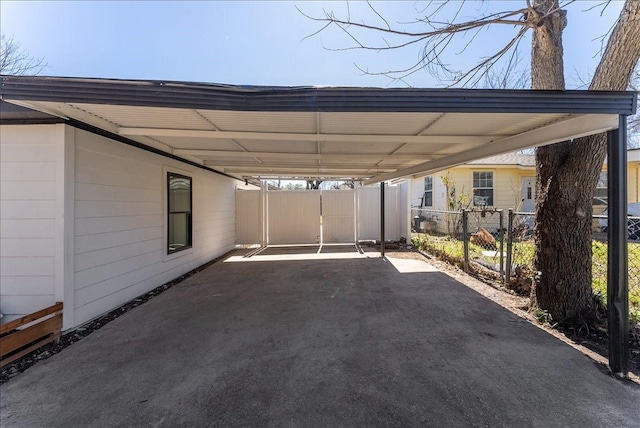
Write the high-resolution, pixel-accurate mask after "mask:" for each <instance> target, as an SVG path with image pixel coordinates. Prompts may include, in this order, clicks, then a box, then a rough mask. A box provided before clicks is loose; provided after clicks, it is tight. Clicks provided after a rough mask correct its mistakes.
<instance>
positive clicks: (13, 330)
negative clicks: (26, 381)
mask: <svg viewBox="0 0 640 428" xmlns="http://www.w3.org/2000/svg"><path fill="white" fill-rule="evenodd" d="M25 326H26V327H25ZM61 330H62V302H58V303H56V304H55V305H53V306H49V307H48V308H45V309H42V310H40V311H37V312H34V313H32V314H29V315H25V316H23V317H21V318H18V319H15V320H13V321H9V322H8V323H6V324H2V325H0V367H4V366H5V365H7V364H9V363H10V362H12V361H15V360H16V359H18V358H20V357H22V356H24V355H26V354H28V353H29V352H31V351H33V350H35V349H38V348H39V347H41V346H42V345H45V344H47V343H49V342H53V341H54V340H58V339H60V332H61Z"/></svg>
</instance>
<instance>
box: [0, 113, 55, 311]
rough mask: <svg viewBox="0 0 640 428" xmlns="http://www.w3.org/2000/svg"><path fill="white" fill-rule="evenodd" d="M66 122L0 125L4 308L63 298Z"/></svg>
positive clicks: (0, 307)
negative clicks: (56, 123)
mask: <svg viewBox="0 0 640 428" xmlns="http://www.w3.org/2000/svg"><path fill="white" fill-rule="evenodd" d="M64 132H65V128H64V126H63V125H31V126H18V125H3V126H0V311H1V312H2V313H3V314H4V315H5V318H3V320H2V321H4V322H6V321H9V320H11V319H14V318H18V317H19V316H21V315H25V314H28V313H31V312H34V311H37V310H39V309H43V308H45V307H47V306H50V305H52V304H53V303H54V302H55V301H56V300H62V299H63V290H62V288H61V287H60V285H61V284H62V280H61V275H62V273H61V271H60V270H59V268H60V266H61V262H62V258H63V251H62V250H63V248H61V247H62V245H63V244H62V243H63V242H64V236H63V227H62V225H63V224H62V222H63V205H61V204H63V201H62V200H60V199H63V195H62V191H63V189H64V156H65V152H64V142H65V136H64Z"/></svg>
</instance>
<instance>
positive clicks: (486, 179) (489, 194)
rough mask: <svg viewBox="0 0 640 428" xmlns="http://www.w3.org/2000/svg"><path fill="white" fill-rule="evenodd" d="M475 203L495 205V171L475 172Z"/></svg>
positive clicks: (476, 204) (482, 205) (480, 205)
mask: <svg viewBox="0 0 640 428" xmlns="http://www.w3.org/2000/svg"><path fill="white" fill-rule="evenodd" d="M473 205H474V206H478V207H486V206H492V205H493V172H491V171H475V172H474V173H473Z"/></svg>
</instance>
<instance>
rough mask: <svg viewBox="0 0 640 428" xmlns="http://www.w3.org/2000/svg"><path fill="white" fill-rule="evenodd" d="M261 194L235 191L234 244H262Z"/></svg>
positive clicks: (249, 191) (253, 191)
mask: <svg viewBox="0 0 640 428" xmlns="http://www.w3.org/2000/svg"><path fill="white" fill-rule="evenodd" d="M261 198H262V192H261V191H260V190H236V244H238V245H252V244H260V243H261V242H262V204H261V202H260V201H261Z"/></svg>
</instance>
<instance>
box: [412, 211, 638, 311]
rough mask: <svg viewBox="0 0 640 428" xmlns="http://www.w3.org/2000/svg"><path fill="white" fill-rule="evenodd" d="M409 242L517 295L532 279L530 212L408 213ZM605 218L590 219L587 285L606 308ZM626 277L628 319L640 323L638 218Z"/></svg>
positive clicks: (632, 226) (633, 221)
mask: <svg viewBox="0 0 640 428" xmlns="http://www.w3.org/2000/svg"><path fill="white" fill-rule="evenodd" d="M412 219H413V222H412V230H413V232H414V235H413V238H414V239H413V241H414V242H413V244H414V245H415V246H417V247H418V248H420V249H423V250H427V251H429V252H431V253H433V254H434V255H436V256H438V257H440V258H442V259H444V260H446V261H448V262H450V263H453V264H455V265H458V266H459V267H460V268H462V269H464V270H465V271H467V272H476V273H482V274H484V275H485V276H489V277H492V278H493V279H495V280H496V281H499V282H502V283H504V284H505V285H507V286H508V287H509V288H511V289H513V290H515V291H516V292H518V293H520V294H527V293H528V292H529V291H530V289H531V285H532V284H533V281H534V280H535V275H536V272H535V269H534V265H533V256H534V253H535V243H534V239H533V229H534V225H535V214H534V213H525V212H515V211H513V210H509V211H508V212H503V211H502V210H486V209H485V210H483V209H474V210H462V211H438V210H429V209H413V210H412ZM606 229H607V217H606V216H594V217H593V240H592V253H593V258H592V286H593V291H594V294H595V295H596V296H598V297H599V298H600V299H601V300H602V302H603V303H604V304H606V292H607V247H608V242H607V233H606ZM627 230H628V239H629V241H628V260H627V265H628V278H629V310H630V316H631V321H632V322H635V323H640V217H628V223H627Z"/></svg>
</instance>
